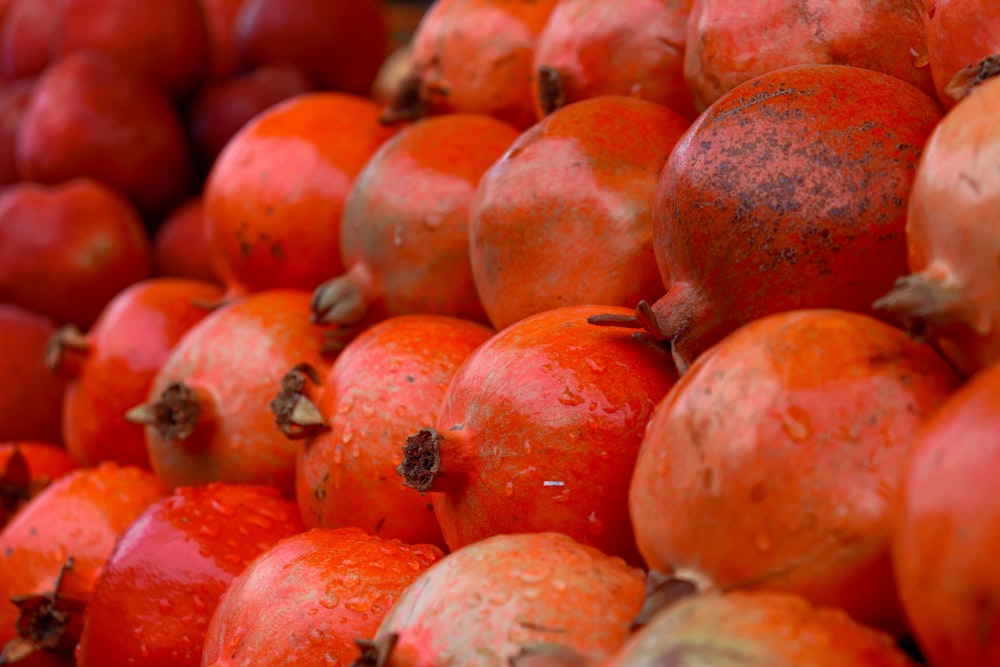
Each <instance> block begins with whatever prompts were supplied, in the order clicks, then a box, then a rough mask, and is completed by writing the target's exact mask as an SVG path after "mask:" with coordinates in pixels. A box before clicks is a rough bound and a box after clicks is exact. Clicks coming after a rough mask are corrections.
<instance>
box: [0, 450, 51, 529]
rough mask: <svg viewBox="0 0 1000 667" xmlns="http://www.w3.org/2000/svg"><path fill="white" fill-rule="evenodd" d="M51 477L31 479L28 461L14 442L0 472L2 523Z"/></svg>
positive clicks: (42, 487) (49, 480) (46, 484)
mask: <svg viewBox="0 0 1000 667" xmlns="http://www.w3.org/2000/svg"><path fill="white" fill-rule="evenodd" d="M51 482H52V479H51V478H49V477H46V476H40V477H37V478H35V479H31V471H30V470H29V469H28V461H27V459H25V458H24V454H23V453H22V452H21V448H20V447H19V446H18V445H17V443H14V452H13V453H12V454H11V455H10V458H9V459H7V465H6V466H5V467H4V470H3V473H2V474H0V506H2V509H3V523H7V521H9V520H10V518H11V517H12V516H14V514H15V513H16V512H17V510H19V509H20V508H21V506H22V505H24V504H25V503H26V502H28V501H29V500H31V499H32V498H33V497H35V496H36V495H38V493H39V492H41V490H42V489H44V488H45V487H46V486H48V485H49V484H50V483H51Z"/></svg>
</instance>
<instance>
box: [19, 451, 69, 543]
mask: <svg viewBox="0 0 1000 667" xmlns="http://www.w3.org/2000/svg"><path fill="white" fill-rule="evenodd" d="M76 467H77V466H76V462H75V461H74V460H73V457H71V456H70V455H69V454H67V453H66V450H65V449H63V448H62V447H59V446H58V445H53V444H50V443H47V442H36V441H31V440H22V441H14V442H0V528H3V527H4V526H5V525H6V524H7V522H8V521H10V519H11V517H12V516H14V515H15V514H16V513H17V511H18V510H19V509H21V508H22V507H24V505H25V504H27V503H28V502H29V501H30V500H31V499H32V498H34V497H35V496H37V495H38V494H39V493H41V492H42V491H43V490H44V489H45V488H47V487H48V486H49V484H51V483H52V482H54V481H55V480H57V479H59V478H60V477H62V476H63V475H65V474H67V473H68V472H70V471H71V470H75V469H76Z"/></svg>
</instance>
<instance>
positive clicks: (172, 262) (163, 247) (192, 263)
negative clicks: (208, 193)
mask: <svg viewBox="0 0 1000 667" xmlns="http://www.w3.org/2000/svg"><path fill="white" fill-rule="evenodd" d="M207 227H208V220H207V218H206V216H205V200H204V198H203V197H202V196H201V195H198V196H196V197H192V198H191V199H188V200H187V201H186V202H184V203H183V204H181V205H180V206H178V207H177V208H175V209H174V210H173V211H172V212H171V213H170V215H168V216H167V218H166V219H165V220H164V221H163V223H162V224H161V225H160V226H159V227H157V228H156V232H155V233H154V234H153V267H154V271H155V273H156V275H157V276H159V277H164V278H188V279H191V280H202V281H205V282H210V283H218V282H220V279H219V277H218V276H217V275H216V274H215V270H214V269H213V268H212V257H211V250H210V248H209V245H208V229H207Z"/></svg>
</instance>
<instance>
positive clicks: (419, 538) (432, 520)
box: [296, 315, 493, 547]
mask: <svg viewBox="0 0 1000 667" xmlns="http://www.w3.org/2000/svg"><path fill="white" fill-rule="evenodd" d="M492 335H493V330H492V329H489V328H487V327H485V326H482V325H479V324H476V323H473V322H468V321H463V320H457V319H454V318H450V317H442V316H439V315H404V316H400V317H394V318H390V319H388V320H385V321H384V322H381V323H379V324H376V325H374V326H373V327H371V328H370V329H367V330H366V331H364V332H362V333H361V334H359V335H358V337H357V338H355V339H354V340H353V341H351V343H349V344H348V346H347V347H346V348H344V350H343V351H342V352H341V353H340V355H339V356H338V357H337V360H336V362H334V364H333V366H332V367H331V368H330V372H329V373H328V374H327V375H326V377H325V378H324V379H323V385H322V387H321V388H319V389H318V390H317V391H316V392H315V393H316V394H317V398H316V401H315V403H316V406H317V407H318V408H319V410H320V412H321V413H322V414H323V415H324V416H325V417H326V419H327V421H328V422H329V423H330V425H331V428H330V430H329V431H325V432H322V433H320V434H318V435H316V436H314V437H311V438H309V439H308V440H304V441H303V442H302V445H301V447H300V448H299V454H298V459H297V461H298V463H297V465H298V468H297V474H296V494H297V497H298V503H299V508H300V509H301V510H302V515H303V518H304V520H305V522H306V525H308V526H310V527H313V526H319V527H324V528H339V527H342V526H359V527H361V528H364V529H365V530H367V531H369V532H371V533H373V534H377V535H379V536H381V537H385V538H395V539H400V540H402V541H403V542H406V543H407V544H418V543H425V542H426V543H431V544H435V545H438V546H442V547H443V546H444V538H443V537H442V535H441V528H440V526H439V525H438V520H437V517H436V516H435V515H434V513H433V508H432V506H431V503H430V499H429V498H422V497H420V496H419V495H417V494H416V493H414V492H413V491H412V490H411V489H408V488H406V487H405V486H404V485H403V480H402V479H401V478H400V476H399V475H397V474H396V466H398V465H399V464H400V463H401V462H402V460H403V456H402V443H405V441H406V436H408V435H410V434H411V433H414V432H416V431H417V430H419V429H420V427H422V426H425V425H427V424H433V423H434V421H435V420H436V418H437V415H438V411H439V409H440V406H441V400H442V398H443V397H444V393H445V389H446V388H447V386H448V383H449V382H450V381H451V378H452V376H453V375H454V374H455V371H456V370H457V368H458V366H459V365H460V364H461V363H462V362H463V361H464V360H465V359H466V358H467V357H468V356H469V355H470V354H471V353H472V352H473V350H474V349H475V348H476V347H478V346H479V345H480V344H482V343H484V342H485V341H486V340H487V339H488V338H489V337H490V336H492Z"/></svg>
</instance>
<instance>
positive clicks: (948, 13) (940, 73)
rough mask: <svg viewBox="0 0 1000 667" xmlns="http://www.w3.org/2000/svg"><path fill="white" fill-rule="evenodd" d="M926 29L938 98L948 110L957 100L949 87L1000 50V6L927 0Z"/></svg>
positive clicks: (976, 0)
mask: <svg viewBox="0 0 1000 667" xmlns="http://www.w3.org/2000/svg"><path fill="white" fill-rule="evenodd" d="M924 4H925V7H924V10H925V11H924V14H923V17H924V32H925V39H926V44H927V56H928V59H929V61H930V69H931V74H933V76H934V87H935V89H936V90H937V95H938V99H939V100H940V102H941V104H942V105H943V106H944V108H945V109H950V108H951V107H953V106H955V100H954V98H952V97H951V96H949V95H948V94H947V93H946V92H945V89H946V88H947V87H948V84H949V83H950V82H951V80H952V79H953V78H954V77H955V75H956V74H957V73H958V72H959V71H960V70H962V69H964V68H966V67H968V66H969V65H975V64H976V63H978V62H979V61H980V60H982V59H983V58H986V57H987V56H991V55H994V54H997V53H1000V33H998V32H997V30H996V26H997V24H998V22H1000V5H998V4H997V3H995V2H991V1H990V0H961V1H958V0H926V1H925V3H924Z"/></svg>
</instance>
